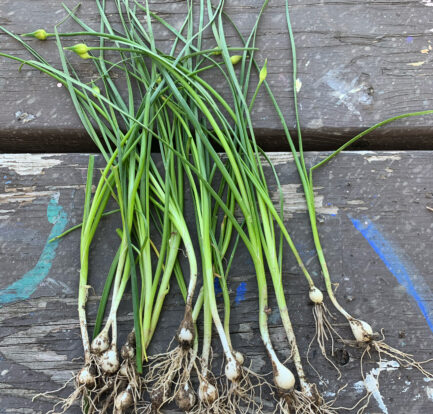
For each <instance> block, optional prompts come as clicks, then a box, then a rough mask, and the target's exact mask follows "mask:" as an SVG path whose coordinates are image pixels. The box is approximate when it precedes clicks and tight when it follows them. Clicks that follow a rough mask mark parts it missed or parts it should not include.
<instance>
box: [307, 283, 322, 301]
mask: <svg viewBox="0 0 433 414" xmlns="http://www.w3.org/2000/svg"><path fill="white" fill-rule="evenodd" d="M309 296H310V300H311V302H313V303H317V304H320V303H323V293H322V292H321V291H320V289H318V288H316V286H313V287H312V288H311V289H310V293H309Z"/></svg>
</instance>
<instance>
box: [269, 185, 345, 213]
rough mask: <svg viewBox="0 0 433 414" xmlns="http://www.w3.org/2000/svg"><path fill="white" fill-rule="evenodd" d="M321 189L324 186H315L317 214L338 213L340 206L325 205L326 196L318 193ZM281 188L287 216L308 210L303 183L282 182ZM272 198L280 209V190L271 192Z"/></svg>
mask: <svg viewBox="0 0 433 414" xmlns="http://www.w3.org/2000/svg"><path fill="white" fill-rule="evenodd" d="M320 189H322V187H314V198H315V207H316V212H317V214H331V215H336V214H338V207H335V206H326V205H324V196H323V195H319V194H318V190H320ZM281 190H282V192H283V202H284V215H285V216H287V217H291V216H292V215H293V214H294V213H301V212H304V211H306V210H307V203H306V202H305V197H304V192H303V190H302V185H301V184H282V185H281ZM271 198H272V201H273V202H274V204H275V206H276V208H277V210H279V205H280V193H279V191H275V192H274V193H273V194H271Z"/></svg>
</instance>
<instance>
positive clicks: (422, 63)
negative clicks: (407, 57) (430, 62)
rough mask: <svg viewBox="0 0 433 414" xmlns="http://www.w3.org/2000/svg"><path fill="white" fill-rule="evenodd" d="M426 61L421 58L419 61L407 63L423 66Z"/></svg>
mask: <svg viewBox="0 0 433 414" xmlns="http://www.w3.org/2000/svg"><path fill="white" fill-rule="evenodd" d="M425 62H426V61H425V60H420V61H418V62H410V63H407V65H408V66H414V67H418V66H422V65H424V63H425Z"/></svg>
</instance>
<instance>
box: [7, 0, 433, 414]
mask: <svg viewBox="0 0 433 414" xmlns="http://www.w3.org/2000/svg"><path fill="white" fill-rule="evenodd" d="M65 3H66V4H67V5H68V6H69V7H70V8H72V7H74V6H75V5H76V4H77V1H76V0H65ZM81 3H82V5H81V8H80V10H79V12H78V15H79V16H80V17H83V19H84V20H85V21H86V22H87V23H88V24H89V25H90V26H92V27H97V24H98V14H97V11H96V7H95V2H94V1H93V0H82V1H81ZM108 3H109V4H111V2H108ZM150 4H151V7H152V10H154V11H156V12H158V13H159V14H160V15H161V16H162V17H164V18H166V19H168V20H169V22H170V23H171V24H173V25H174V26H176V27H178V26H179V24H180V22H181V21H182V20H183V19H184V17H185V2H182V1H178V0H157V1H150ZM225 4H226V11H227V12H228V14H229V15H230V16H231V17H232V19H233V20H234V21H235V23H236V24H238V25H239V28H240V30H241V32H242V33H243V34H247V33H248V32H249V30H250V29H251V27H252V26H253V24H254V21H255V19H256V16H257V13H258V11H259V9H260V7H261V5H262V1H259V0H251V1H248V2H247V1H236V0H227V1H226V3H225ZM284 4H285V2H284V0H275V1H274V0H273V1H271V2H269V5H268V7H267V10H266V12H265V14H264V16H263V19H262V22H261V26H260V29H259V32H258V38H257V46H258V47H259V49H260V50H259V52H258V54H257V58H258V61H259V62H263V61H264V59H265V58H267V59H268V77H267V80H268V81H269V83H270V85H271V87H272V88H273V90H274V93H275V95H276V98H277V100H278V102H279V103H280V105H281V108H282V110H283V113H284V116H285V117H286V120H287V121H288V124H289V126H290V127H291V128H294V127H295V119H294V111H293V107H292V98H293V96H292V92H291V91H292V86H293V85H292V69H291V54H290V49H289V38H288V34H287V26H286V21H285V13H284ZM290 4H291V14H292V23H293V29H294V34H295V40H296V44H297V52H298V53H297V54H298V79H299V83H298V87H300V90H299V102H300V116H301V121H302V125H303V136H304V141H305V148H306V150H309V151H310V152H308V161H309V162H311V163H313V161H317V160H319V159H321V158H323V157H324V156H325V155H326V154H327V153H326V152H323V151H327V150H331V149H335V148H337V147H338V146H339V145H341V144H342V143H343V142H346V141H347V139H348V138H351V137H352V136H354V135H355V134H356V133H358V132H359V131H361V130H363V129H365V128H367V127H370V126H371V125H373V124H375V123H376V122H378V121H381V120H383V119H386V118H388V117H390V116H393V115H397V114H402V113H406V112H412V111H418V110H426V109H433V65H432V63H433V59H432V57H433V38H432V32H433V19H432V17H433V0H381V1H374V0H373V1H365V0H364V1H359V0H316V1H313V2H311V1H307V0H293V1H290ZM64 16H65V13H64V11H63V9H62V6H61V2H59V1H56V0H14V1H11V0H0V26H4V27H5V28H7V29H8V30H10V31H13V32H14V33H25V32H31V31H33V30H35V29H38V28H45V29H46V30H47V31H51V30H52V28H53V26H54V25H55V24H56V23H57V22H58V21H59V20H61V19H62V18H63V17H64ZM111 17H112V18H113V20H116V19H118V15H117V14H116V12H115V10H113V13H111ZM76 29H77V26H76V25H74V24H73V23H72V22H71V21H68V22H66V23H65V24H64V25H62V31H64V32H67V31H74V30H76ZM155 33H156V36H157V43H158V45H159V47H160V48H161V49H162V50H167V49H168V47H169V46H170V45H171V41H172V39H171V37H170V34H169V33H168V32H167V31H166V30H157V31H156V32H155ZM210 37H211V36H210V33H209V34H208V38H207V40H206V41H205V44H206V46H209V47H214V46H215V45H214V44H213V43H212V41H210V40H209V39H210ZM82 40H85V41H87V39H82ZM29 41H30V42H31V44H32V46H34V47H35V48H36V49H37V50H38V51H40V52H41V53H42V54H43V55H44V57H46V58H47V60H49V61H50V62H53V63H55V64H59V59H58V57H57V52H56V47H55V45H54V44H53V42H52V41H47V42H40V41H37V40H34V39H31V40H29ZM228 41H229V43H230V46H239V45H240V43H239V40H238V39H237V38H236V36H234V34H233V31H230V30H228ZM65 44H68V41H66V40H65ZM0 51H1V52H5V53H10V54H13V55H16V56H20V57H23V58H28V57H29V56H28V55H27V54H26V53H25V52H23V50H22V48H21V47H20V46H19V45H18V44H17V43H16V42H15V41H13V40H12V39H10V38H9V37H8V36H7V35H6V34H4V33H3V32H2V31H0ZM71 60H72V61H73V63H74V64H76V67H77V70H78V71H79V72H80V73H81V74H83V75H84V76H87V77H89V79H90V78H91V77H92V76H93V75H94V73H93V69H92V66H91V65H90V64H89V62H85V61H82V60H80V59H79V58H78V57H74V56H71ZM18 69H19V64H17V63H16V62H12V61H9V60H6V59H3V58H1V57H0V102H1V109H0V414H6V413H8V414H9V413H11V414H41V413H46V412H47V411H49V410H50V409H51V408H52V406H53V405H54V404H55V403H56V402H58V401H59V399H58V398H59V394H60V395H63V396H66V395H68V393H69V392H70V391H71V389H72V386H71V387H68V388H67V389H65V390H63V391H61V392H60V393H59V394H50V395H46V396H44V397H42V398H38V399H36V400H35V401H32V398H33V397H34V396H35V395H36V394H38V393H41V392H45V391H49V390H55V389H57V388H59V387H61V386H62V385H63V383H64V382H65V381H67V380H68V379H70V378H71V373H72V372H74V371H76V370H77V369H78V368H79V367H80V364H81V363H80V361H79V360H77V358H79V357H80V356H81V355H82V347H81V341H80V336H79V329H78V318H77V303H76V296H77V287H78V271H79V233H77V232H75V233H72V234H70V235H68V236H67V237H65V238H63V239H61V240H60V241H57V242H53V243H49V242H48V241H49V240H50V239H51V238H52V237H54V236H56V235H58V234H60V233H62V232H63V231H64V230H65V229H67V228H69V227H71V226H73V225H75V224H77V223H79V222H80V221H81V216H82V211H81V209H82V204H83V199H84V184H85V180H86V172H87V161H88V152H92V151H94V150H95V148H94V146H93V144H92V142H91V140H90V139H89V138H88V137H87V136H86V134H85V132H84V129H83V127H82V125H81V124H80V121H79V119H78V117H77V116H76V114H75V110H74V108H73V105H72V103H71V101H70V97H69V94H68V92H67V91H66V90H65V89H64V88H63V87H59V85H58V84H57V82H55V81H53V80H52V79H50V78H48V77H46V75H43V74H41V73H39V72H38V71H35V70H32V69H29V68H27V67H23V68H22V70H21V71H19V70H18ZM209 76H212V75H211V74H209ZM119 81H120V80H119ZM221 93H222V94H223V95H224V96H226V95H225V93H224V91H223V90H222V91H221ZM253 122H254V126H255V131H256V134H257V137H258V140H259V142H260V144H261V146H262V147H263V148H265V149H266V150H267V151H280V152H274V153H270V157H271V159H272V160H273V162H274V163H275V165H276V169H277V172H278V174H279V178H280V181H281V183H282V186H283V192H284V198H285V220H286V224H287V227H288V229H289V231H290V232H291V235H292V236H293V238H294V239H295V240H296V244H297V248H298V249H299V251H300V253H301V255H302V258H303V259H304V261H305V262H306V264H307V266H308V268H309V269H310V271H311V273H312V274H313V276H314V278H315V280H316V281H317V283H318V285H320V286H322V287H323V283H322V281H321V276H320V275H321V273H320V268H319V265H318V262H317V257H316V253H315V249H314V245H313V241H312V239H311V236H310V233H309V230H308V229H309V226H308V219H307V215H306V206H305V202H304V199H303V195H302V189H301V187H300V185H299V180H298V177H297V173H296V170H295V168H294V165H293V162H292V158H291V156H289V155H287V154H286V153H287V145H286V140H285V138H284V137H283V133H282V128H281V125H280V122H279V121H278V119H277V118H276V116H275V114H274V111H272V108H271V102H270V101H269V99H268V98H267V97H266V96H265V95H264V94H263V95H261V96H260V97H259V99H258V100H257V101H256V108H255V111H254V114H253ZM432 127H433V116H425V117H419V118H412V119H409V120H401V121H399V122H396V123H393V124H390V125H387V126H386V127H384V128H382V129H379V130H376V131H375V132H374V133H373V134H371V135H369V136H367V137H365V138H363V139H362V140H360V141H358V143H357V144H356V147H354V148H353V149H356V150H357V151H352V152H346V153H342V154H340V155H339V156H338V157H337V158H336V159H334V160H333V161H332V162H331V163H329V164H328V165H327V166H325V167H324V168H323V169H321V170H319V171H318V172H317V174H316V176H315V192H316V201H317V205H316V207H317V211H318V214H319V216H318V218H319V223H320V224H319V231H320V234H321V238H322V241H323V245H324V247H325V254H326V257H327V261H328V265H329V268H330V270H331V274H332V278H333V281H334V282H335V284H336V285H335V286H336V288H337V296H338V298H339V299H340V301H341V302H342V304H343V305H345V307H346V308H347V310H348V311H350V312H351V313H352V314H354V315H355V316H359V317H362V318H363V319H365V320H367V321H368V322H370V323H371V324H372V326H373V327H374V329H375V330H376V331H380V330H381V329H383V333H384V334H385V335H386V340H387V342H388V343H389V344H390V345H392V346H395V347H397V348H399V349H401V350H403V351H405V352H407V353H413V354H414V355H415V356H416V358H417V359H419V360H427V359H430V358H432V357H433V346H432V344H433V293H432V292H433V270H432V269H433V255H432V251H433V178H432V177H433V128H432ZM409 150H418V151H409ZM284 151H285V152H284ZM312 151H315V152H312ZM28 153H33V154H28ZM97 162H99V163H101V165H102V160H101V159H97ZM267 174H269V171H267ZM269 176H270V177H271V175H269ZM271 181H272V180H271ZM271 191H274V192H275V194H276V188H275V186H272V185H271ZM186 194H187V197H188V191H186ZM186 202H187V203H189V202H190V200H188V199H187V200H186ZM275 202H276V203H277V202H278V197H277V195H275ZM189 210H190V211H192V209H189ZM187 211H188V209H187ZM188 220H189V223H190V225H191V229H193V228H194V219H193V217H192V216H190V217H188ZM119 225H120V220H119V217H116V216H115V215H113V216H110V217H107V218H105V219H104V221H103V223H102V226H101V228H100V229H98V233H97V235H96V240H95V242H94V244H93V248H92V254H91V263H90V283H91V285H92V287H93V289H92V290H91V292H90V293H91V295H90V298H89V303H88V313H89V318H90V320H91V321H93V320H94V316H95V313H96V306H97V303H98V299H99V295H100V294H101V291H102V284H103V282H104V276H105V275H106V273H107V271H108V267H109V265H110V263H111V258H112V256H113V255H114V249H115V247H116V245H117V240H116V239H117V236H116V235H115V232H114V230H115V228H116V226H119ZM284 278H285V288H286V294H287V298H288V303H289V311H290V315H291V317H292V319H293V323H294V327H295V330H296V334H297V338H298V342H299V345H300V349H301V354H302V357H303V361H304V367H305V369H306V372H307V375H308V378H309V380H310V381H311V382H315V383H317V384H318V387H319V389H320V391H321V392H322V394H323V395H324V396H325V398H326V399H328V400H332V399H333V398H335V397H336V395H337V393H338V390H339V389H340V388H341V387H342V386H343V385H345V384H347V386H346V388H344V389H343V390H342V391H341V392H340V393H339V395H338V403H337V405H338V406H346V407H350V406H352V405H353V403H354V402H355V401H357V400H358V399H359V398H361V397H362V395H364V393H365V392H366V387H367V388H368V389H369V390H370V391H372V392H373V395H372V397H371V401H370V405H369V407H368V408H367V409H366V411H365V413H364V414H419V413H424V414H428V413H432V412H433V380H429V379H428V378H424V376H423V375H422V374H420V373H419V372H418V371H416V370H414V369H405V368H403V367H399V366H398V363H396V361H394V360H392V359H388V360H387V361H382V362H381V363H380V364H379V363H378V362H377V359H372V360H368V359H367V360H366V365H365V371H364V372H365V375H366V382H363V381H362V378H361V375H360V356H361V352H362V351H361V350H359V349H353V348H345V346H344V345H343V344H341V343H337V345H336V347H337V357H336V359H335V362H336V364H337V365H338V366H339V367H340V369H341V371H342V374H343V376H342V378H341V379H340V380H338V379H337V374H336V372H335V370H333V368H332V367H331V366H330V364H329V363H327V362H326V361H324V359H323V357H322V356H321V355H320V351H319V350H318V348H317V346H316V345H315V344H313V346H312V349H311V352H310V353H309V359H310V362H311V363H312V365H313V366H314V368H315V369H316V370H317V371H318V372H319V373H320V374H321V375H322V377H321V378H320V377H318V375H317V373H316V372H315V371H314V370H313V369H312V368H311V367H310V366H309V365H308V363H307V360H306V357H307V349H308V345H309V343H310V341H311V339H312V336H313V333H314V320H313V316H312V312H311V310H310V307H309V305H308V299H307V291H308V289H307V287H306V286H305V283H304V279H303V277H302V276H301V274H300V273H299V270H298V267H297V266H296V264H295V261H294V259H293V256H292V255H291V254H290V252H289V251H288V249H287V251H286V254H285V264H284ZM229 284H230V289H231V295H232V334H233V337H232V340H233V344H234V346H235V348H237V349H239V350H240V351H242V352H243V353H244V354H245V355H246V359H247V361H248V362H251V364H252V368H253V369H254V370H256V371H258V372H260V373H268V372H270V371H271V368H270V366H269V364H268V361H267V358H266V356H265V350H264V348H263V345H262V343H261V340H260V335H259V330H258V322H257V297H256V294H255V291H256V282H255V275H254V272H253V266H252V263H251V260H250V258H249V255H248V252H247V251H246V249H245V248H243V247H240V248H239V250H238V254H237V255H236V259H235V262H234V265H233V268H232V271H231V274H230V280H229ZM172 293H173V294H170V295H169V297H168V298H167V300H166V303H165V306H164V310H163V313H162V317H161V321H160V326H159V330H158V333H157V335H156V336H155V339H154V342H153V343H152V345H151V350H150V352H151V353H156V352H161V351H164V350H166V349H167V347H168V346H169V343H170V341H171V339H172V337H173V335H174V333H175V331H176V329H177V327H178V324H179V322H180V319H181V314H182V308H183V306H182V299H181V296H180V293H179V292H178V290H177V287H176V285H175V283H173V286H172ZM128 295H129V292H127V297H126V300H125V301H124V303H123V304H122V307H121V311H120V314H121V316H120V319H119V320H120V327H119V328H120V336H121V340H122V338H125V336H126V334H127V332H129V330H130V328H131V325H132V311H131V307H130V305H129V304H128V300H127V299H128ZM219 301H220V304H221V305H222V298H219ZM270 307H271V311H272V312H271V315H270V326H271V336H272V340H273V343H274V345H275V348H276V350H277V353H278V354H279V356H280V357H281V358H282V359H285V358H289V356H290V355H289V350H288V346H287V343H286V341H285V335H284V331H283V329H282V326H281V323H280V319H279V316H278V310H277V308H276V304H275V301H274V298H273V297H272V295H271V305H270ZM343 322H344V321H343V320H341V319H340V318H337V320H336V326H337V328H338V330H339V332H340V333H341V334H342V336H343V337H345V338H349V337H350V335H351V334H350V332H349V330H348V328H347V326H345V325H344V323H343ZM199 329H200V331H201V321H200V322H199ZM213 345H214V352H215V361H214V363H215V369H217V368H219V367H220V365H221V364H220V363H221V349H220V346H219V344H218V339H217V338H214V342H213ZM344 351H348V353H349V354H348V355H349V358H347V357H346V355H345V354H344ZM288 364H289V365H290V364H291V362H290V361H289V362H288ZM427 367H428V369H429V370H430V371H433V362H431V363H429V364H428V365H427ZM379 373H380V380H381V381H380V388H378V387H377V376H378V374H379ZM264 402H265V405H266V407H267V410H268V412H269V413H272V411H273V408H272V405H271V403H270V397H269V396H267V395H265V396H264ZM79 412H80V410H79V409H78V407H73V408H71V409H70V410H69V411H68V413H71V414H75V413H79ZM166 412H172V413H174V412H175V411H174V410H166ZM339 412H341V413H342V414H343V413H346V412H347V413H353V414H354V413H356V412H357V409H354V410H351V411H350V410H349V411H344V410H339Z"/></svg>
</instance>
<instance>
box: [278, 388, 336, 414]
mask: <svg viewBox="0 0 433 414" xmlns="http://www.w3.org/2000/svg"><path fill="white" fill-rule="evenodd" d="M310 391H311V393H310V392H305V391H298V390H292V391H289V392H287V393H284V394H281V395H280V398H279V400H278V403H277V407H276V409H275V411H274V413H281V414H338V412H337V411H336V410H335V409H334V408H333V407H332V403H327V402H325V400H324V399H323V397H322V396H321V395H320V394H319V392H318V391H317V388H316V386H315V385H311V387H310Z"/></svg>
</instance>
